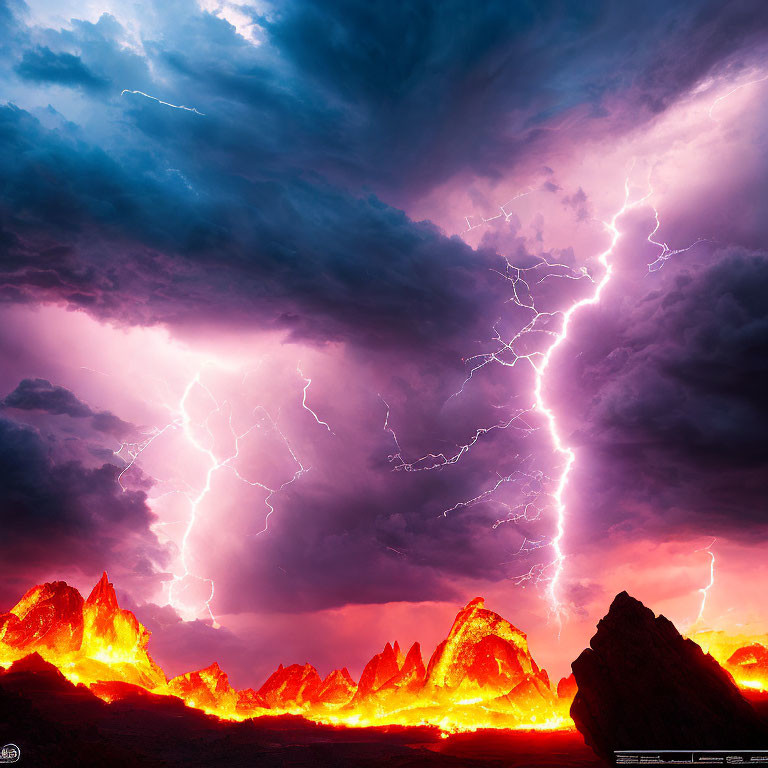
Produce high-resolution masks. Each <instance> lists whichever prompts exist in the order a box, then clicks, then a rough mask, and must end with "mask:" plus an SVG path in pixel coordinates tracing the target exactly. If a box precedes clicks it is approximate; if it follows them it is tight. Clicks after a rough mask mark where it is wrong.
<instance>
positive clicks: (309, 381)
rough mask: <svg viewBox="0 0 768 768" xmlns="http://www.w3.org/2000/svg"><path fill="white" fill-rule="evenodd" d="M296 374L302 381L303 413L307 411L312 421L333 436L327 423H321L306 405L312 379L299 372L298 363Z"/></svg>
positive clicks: (299, 365) (299, 366) (299, 364)
mask: <svg viewBox="0 0 768 768" xmlns="http://www.w3.org/2000/svg"><path fill="white" fill-rule="evenodd" d="M296 373H298V374H299V376H300V377H301V378H302V379H303V380H304V390H303V396H302V399H301V407H302V408H303V409H304V410H305V411H309V412H310V413H311V414H312V417H313V418H314V420H315V421H316V422H317V423H318V424H319V425H320V426H321V427H325V428H326V429H327V430H328V431H329V432H330V433H331V434H333V430H332V429H331V428H330V427H329V426H328V422H326V421H323V420H322V419H321V418H320V417H319V416H318V415H317V414H316V413H315V412H314V411H313V410H312V409H311V408H310V407H309V406H308V405H307V390H308V389H309V385H310V384H311V383H312V379H310V378H307V377H306V376H305V375H304V374H303V373H302V372H301V362H299V363H298V364H297V365H296Z"/></svg>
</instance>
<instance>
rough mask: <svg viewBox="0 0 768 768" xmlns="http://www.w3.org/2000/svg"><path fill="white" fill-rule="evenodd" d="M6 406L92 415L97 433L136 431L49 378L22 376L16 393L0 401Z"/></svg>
mask: <svg viewBox="0 0 768 768" xmlns="http://www.w3.org/2000/svg"><path fill="white" fill-rule="evenodd" d="M0 405H2V407H4V408H16V409H18V410H22V411H45V412H46V413H50V414H51V415H54V416H61V415H66V416H70V417H71V418H73V419H85V418H90V420H91V426H92V427H93V428H94V429H95V430H96V431H97V432H104V433H107V434H110V435H113V436H115V437H120V436H123V435H126V434H128V433H129V432H131V431H133V430H134V427H133V425H131V424H128V423H127V422H125V421H123V420H122V419H120V418H118V417H117V416H115V415H114V414H113V413H110V412H109V411H94V410H93V409H92V408H91V407H90V406H89V405H88V404H86V403H84V402H83V401H82V400H80V399H79V398H78V397H77V395H75V393H74V392H72V391H70V390H69V389H67V388H66V387H59V386H54V385H53V384H51V382H50V381H48V380H47V379H23V380H22V381H20V382H19V385H18V386H17V387H16V389H14V390H13V392H10V393H9V394H8V395H6V396H5V398H4V399H3V400H2V402H1V403H0Z"/></svg>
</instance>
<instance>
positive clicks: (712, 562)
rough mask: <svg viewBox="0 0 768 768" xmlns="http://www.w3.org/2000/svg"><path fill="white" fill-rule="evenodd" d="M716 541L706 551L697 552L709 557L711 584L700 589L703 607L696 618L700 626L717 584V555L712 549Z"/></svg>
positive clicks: (713, 540) (699, 550)
mask: <svg viewBox="0 0 768 768" xmlns="http://www.w3.org/2000/svg"><path fill="white" fill-rule="evenodd" d="M716 541H717V539H715V538H713V539H712V541H711V542H710V544H709V546H707V547H705V548H704V549H697V550H696V551H697V552H706V553H707V554H708V555H709V584H707V586H706V587H702V588H701V589H699V593H700V594H701V605H700V606H699V615H698V616H697V617H696V621H695V622H694V624H698V623H699V622H700V621H701V617H702V616H703V615H704V608H706V605H707V597H708V596H709V590H710V589H712V587H713V586H714V584H715V553H714V552H713V551H712V547H713V546H714V544H715V542H716Z"/></svg>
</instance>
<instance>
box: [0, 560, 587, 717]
mask: <svg viewBox="0 0 768 768" xmlns="http://www.w3.org/2000/svg"><path fill="white" fill-rule="evenodd" d="M149 635H150V633H149V632H148V630H147V629H146V628H145V627H144V626H143V625H142V624H141V623H140V622H139V621H138V619H136V617H135V616H134V615H133V613H131V612H130V611H127V610H124V609H122V608H120V607H119V605H118V603H117V597H116V595H115V590H114V587H113V586H112V584H111V583H110V582H109V580H108V579H107V575H106V574H104V575H103V576H102V578H101V580H100V581H99V582H98V584H97V585H96V586H95V587H94V589H93V591H92V592H91V594H90V596H89V597H88V599H87V600H85V601H83V598H82V596H81V595H80V593H79V592H78V591H77V590H76V589H74V588H73V587H70V586H69V585H68V584H66V583H65V582H63V581H55V582H51V583H46V584H42V585H39V586H36V587H34V588H33V589H31V590H30V591H29V592H27V594H25V595H24V597H22V599H21V600H20V601H19V602H18V603H17V604H16V605H15V606H14V607H13V608H12V609H11V610H10V611H9V612H8V613H5V614H0V665H2V666H6V667H7V666H9V665H10V664H11V663H13V662H14V661H16V660H18V659H20V658H22V657H24V656H26V655H28V654H30V653H33V652H37V653H39V654H40V655H41V656H42V657H43V658H44V659H45V660H46V661H48V662H50V663H52V664H55V665H56V667H58V669H59V670H61V672H62V673H63V674H64V675H65V676H66V677H67V678H68V679H69V680H71V681H72V682H74V683H83V684H85V685H87V686H89V687H90V689H91V690H92V691H93V692H94V693H95V694H96V695H97V696H99V697H100V698H102V699H103V700H105V701H108V702H109V701H115V700H117V699H120V698H123V697H124V696H125V695H126V694H127V693H128V692H129V691H135V690H136V687H138V688H140V689H143V690H144V691H146V692H148V694H153V695H164V696H176V697H178V698H180V699H182V700H184V702H185V703H186V704H187V706H190V707H194V708H196V709H200V710H203V711H204V712H207V713H208V714H211V715H216V716H218V717H220V718H225V719H230V720H245V719H248V718H253V717H262V716H270V715H281V714H286V713H291V714H299V715H302V716H304V717H306V718H307V719H309V720H314V721H317V722H325V723H333V724H339V725H346V726H368V725H387V724H397V725H421V724H425V725H433V726H437V727H439V728H441V729H442V730H444V731H446V732H457V731H470V730H475V729H478V728H507V729H531V730H562V729H569V728H572V727H573V723H572V721H571V719H570V717H569V715H568V709H569V707H570V703H571V701H572V699H573V694H574V693H575V691H574V690H572V686H568V685H563V681H561V685H560V686H559V689H560V695H558V692H557V691H554V690H553V689H552V686H551V685H550V682H549V678H548V676H547V673H546V672H545V671H544V670H542V669H539V667H538V666H537V665H536V663H535V662H534V660H533V658H532V657H531V655H530V652H529V649H528V641H527V638H526V636H525V634H524V633H523V632H521V631H520V630H519V629H517V628H516V627H514V626H513V625H512V624H510V623H509V622H508V621H506V620H505V619H503V618H502V617H501V616H499V615H498V614H496V613H494V612H493V611H490V610H488V609H487V608H485V606H484V603H483V600H482V598H475V599H474V600H472V601H471V602H470V603H469V604H468V605H467V606H466V607H465V608H462V609H461V610H460V611H459V613H458V614H457V616H456V619H455V621H454V623H453V626H452V627H451V629H450V632H449V633H448V637H447V638H446V639H445V640H444V641H443V642H442V643H440V644H439V645H438V647H437V648H436V649H435V651H434V652H433V653H432V655H431V658H430V660H429V663H428V665H426V666H425V664H424V660H423V657H422V652H421V647H420V645H419V643H414V644H413V646H411V648H410V649H409V650H408V652H407V654H403V652H402V651H401V649H400V646H399V644H398V643H397V642H395V643H394V644H390V643H387V644H386V645H385V647H384V650H383V651H382V652H381V653H378V654H376V655H375V656H374V657H373V658H372V659H371V660H370V661H369V662H368V664H367V665H366V666H365V669H364V670H363V673H362V675H361V677H360V680H359V682H358V683H356V682H355V681H354V680H353V678H352V676H351V675H350V673H349V671H348V670H347V669H346V668H343V669H340V670H334V671H333V672H331V673H330V674H329V675H328V676H327V677H326V678H325V679H323V678H321V676H320V675H319V674H318V672H317V670H316V669H315V668H314V667H313V666H312V665H311V664H304V665H303V666H302V665H299V664H291V665H289V666H287V667H284V666H283V665H282V664H281V665H280V666H279V667H278V669H277V670H276V671H275V672H274V673H273V674H272V675H271V676H270V677H269V678H268V679H267V680H266V681H265V682H264V684H263V685H262V686H261V687H260V688H259V690H258V691H257V690H254V689H252V688H248V689H245V690H235V689H234V688H233V687H232V686H231V684H230V682H229V679H228V677H227V674H226V672H224V671H223V670H222V669H221V668H220V667H219V665H218V664H217V663H215V662H214V663H213V664H211V665H210V666H209V667H207V668H205V669H201V670H198V671H193V672H188V673H186V674H183V675H179V676H178V677H174V678H172V679H171V680H168V679H167V678H166V676H165V674H164V672H163V670H162V669H160V667H159V666H158V665H157V664H156V663H155V662H154V661H153V660H152V657H151V656H150V655H149V653H148V651H147V646H148V643H149Z"/></svg>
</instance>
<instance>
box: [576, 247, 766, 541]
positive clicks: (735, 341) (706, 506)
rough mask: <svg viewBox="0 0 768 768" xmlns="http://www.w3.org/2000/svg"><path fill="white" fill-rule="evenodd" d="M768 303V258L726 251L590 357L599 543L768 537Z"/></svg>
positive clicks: (590, 485) (587, 372)
mask: <svg viewBox="0 0 768 768" xmlns="http://www.w3.org/2000/svg"><path fill="white" fill-rule="evenodd" d="M766 295H768V255H767V254H765V253H764V252H751V251H746V250H744V249H739V248H725V249H719V250H718V251H716V252H715V253H714V254H713V256H712V258H711V260H708V261H706V262H705V263H704V264H703V265H701V266H700V267H699V268H698V269H697V270H696V271H682V272H681V273H680V274H678V275H675V276H674V278H673V279H670V281H669V285H668V287H667V289H666V290H663V291H657V292H654V293H651V294H649V295H647V296H646V297H645V298H644V300H642V301H641V302H639V303H638V305H637V307H636V309H635V311H634V312H633V313H631V314H628V315H625V316H623V317H618V318H616V319H614V321H613V323H612V327H611V326H607V327H605V337H604V338H607V339H608V340H609V341H608V342H607V343H606V344H604V345H600V344H599V343H593V344H592V349H591V350H590V349H588V350H587V351H586V352H585V354H584V358H585V362H583V364H582V368H581V377H580V384H579V387H580V388H581V389H582V398H583V397H584V395H585V394H586V393H590V397H591V400H592V402H591V405H590V406H589V409H588V411H587V414H586V421H587V423H588V424H589V425H590V426H588V427H585V428H584V431H583V432H582V434H581V438H580V442H582V444H583V445H584V447H585V448H584V450H585V451H586V453H585V455H584V461H583V471H579V472H578V474H579V477H580V481H583V482H584V483H585V486H584V487H583V496H584V499H585V500H587V502H586V505H591V509H585V514H586V515H587V516H588V517H589V518H590V519H591V521H592V522H591V525H590V528H589V530H590V531H591V532H593V533H594V530H595V527H597V528H602V529H604V528H606V527H611V526H618V528H619V529H628V530H629V529H635V528H636V527H643V528H645V529H646V530H648V529H661V530H663V531H665V532H666V533H667V534H668V535H669V534H672V533H685V532H690V531H696V532H699V533H701V532H704V533H708V532H710V531H711V532H712V533H713V534H717V533H721V532H726V533H728V534H729V535H731V536H733V537H736V538H739V537H740V536H742V535H747V532H748V535H749V537H750V538H753V537H754V536H756V535H759V536H764V535H766V534H768V504H767V503H766V498H767V497H768V482H767V481H766V478H768V442H766V439H765V435H766V434H768V403H767V402H766V398H765V393H766V391H768V308H767V306H766V302H765V297H766ZM587 470H588V472H587ZM608 480H610V482H608ZM580 494H581V491H580Z"/></svg>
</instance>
